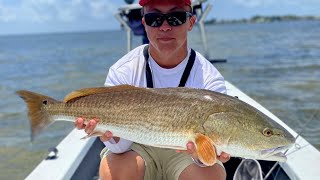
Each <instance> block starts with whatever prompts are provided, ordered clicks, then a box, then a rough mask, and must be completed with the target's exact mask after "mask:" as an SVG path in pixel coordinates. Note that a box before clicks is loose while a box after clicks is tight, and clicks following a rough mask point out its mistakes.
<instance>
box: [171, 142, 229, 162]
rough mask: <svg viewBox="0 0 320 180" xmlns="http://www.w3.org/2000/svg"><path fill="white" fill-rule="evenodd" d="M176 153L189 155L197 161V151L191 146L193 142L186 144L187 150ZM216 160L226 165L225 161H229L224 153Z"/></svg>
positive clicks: (227, 155)
mask: <svg viewBox="0 0 320 180" xmlns="http://www.w3.org/2000/svg"><path fill="white" fill-rule="evenodd" d="M176 152H185V153H188V154H190V155H191V156H192V158H193V159H199V158H198V154H197V151H196V147H195V145H194V144H193V142H188V143H187V150H176ZM217 159H218V160H219V161H221V162H222V163H226V162H227V161H229V160H230V155H229V154H227V153H225V152H222V153H221V154H220V156H217Z"/></svg>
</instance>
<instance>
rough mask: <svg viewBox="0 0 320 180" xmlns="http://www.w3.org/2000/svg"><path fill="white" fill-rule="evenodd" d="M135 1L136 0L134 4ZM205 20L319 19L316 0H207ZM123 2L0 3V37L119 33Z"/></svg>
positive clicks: (27, 0)
mask: <svg viewBox="0 0 320 180" xmlns="http://www.w3.org/2000/svg"><path fill="white" fill-rule="evenodd" d="M137 1H138V0H136V2H137ZM208 2H210V3H212V4H213V9H212V11H211V12H210V14H209V15H208V19H211V18H217V19H240V18H248V17H251V16H253V15H257V14H258V15H284V14H295V15H316V16H320V10H319V9H320V0H208ZM124 4H125V3H124V1H123V0H0V35H1V34H25V33H38V32H65V31H69V32H70V31H90V30H108V29H119V28H120V25H119V23H118V22H117V21H116V20H115V18H114V16H113V14H114V13H115V12H116V10H117V8H118V7H120V6H121V5H124Z"/></svg>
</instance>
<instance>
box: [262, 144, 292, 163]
mask: <svg viewBox="0 0 320 180" xmlns="http://www.w3.org/2000/svg"><path fill="white" fill-rule="evenodd" d="M291 147H292V145H288V146H279V147H275V148H271V149H265V150H262V151H261V156H262V157H263V160H270V161H274V160H275V161H281V162H285V161H286V160H287V157H286V155H285V153H286V150H288V149H289V148H291Z"/></svg>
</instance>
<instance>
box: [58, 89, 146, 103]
mask: <svg viewBox="0 0 320 180" xmlns="http://www.w3.org/2000/svg"><path fill="white" fill-rule="evenodd" d="M129 89H139V88H138V87H135V86H131V85H118V86H109V87H94V88H84V89H79V90H75V91H72V92H71V93H69V94H68V95H66V97H64V100H63V101H64V102H65V103H67V102H69V101H70V100H72V99H75V98H79V97H84V96H89V95H92V94H101V93H108V92H115V91H124V90H129ZM141 89H142V88H141Z"/></svg>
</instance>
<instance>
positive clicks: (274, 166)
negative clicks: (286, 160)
mask: <svg viewBox="0 0 320 180" xmlns="http://www.w3.org/2000/svg"><path fill="white" fill-rule="evenodd" d="M299 136H300V135H299V134H298V135H297V137H296V138H295V140H294V142H296V141H297V139H298V137H299ZM296 145H297V144H296V143H295V147H296V150H294V151H292V152H290V153H289V154H287V152H288V151H289V149H287V150H286V151H285V152H284V153H283V154H284V155H290V154H292V153H294V152H296V151H298V150H300V149H302V148H304V147H306V146H307V145H305V146H303V147H301V146H300V145H299V144H298V145H299V146H296ZM290 149H291V148H290ZM277 165H279V162H278V161H277V162H276V163H275V164H274V165H273V166H272V168H271V169H270V170H269V172H268V173H267V174H266V176H265V177H264V178H263V180H266V179H267V178H268V177H269V176H270V175H271V173H272V172H273V170H274V169H275V168H276V167H277ZM279 168H280V167H279ZM278 171H279V169H278ZM277 174H278V173H277Z"/></svg>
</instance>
